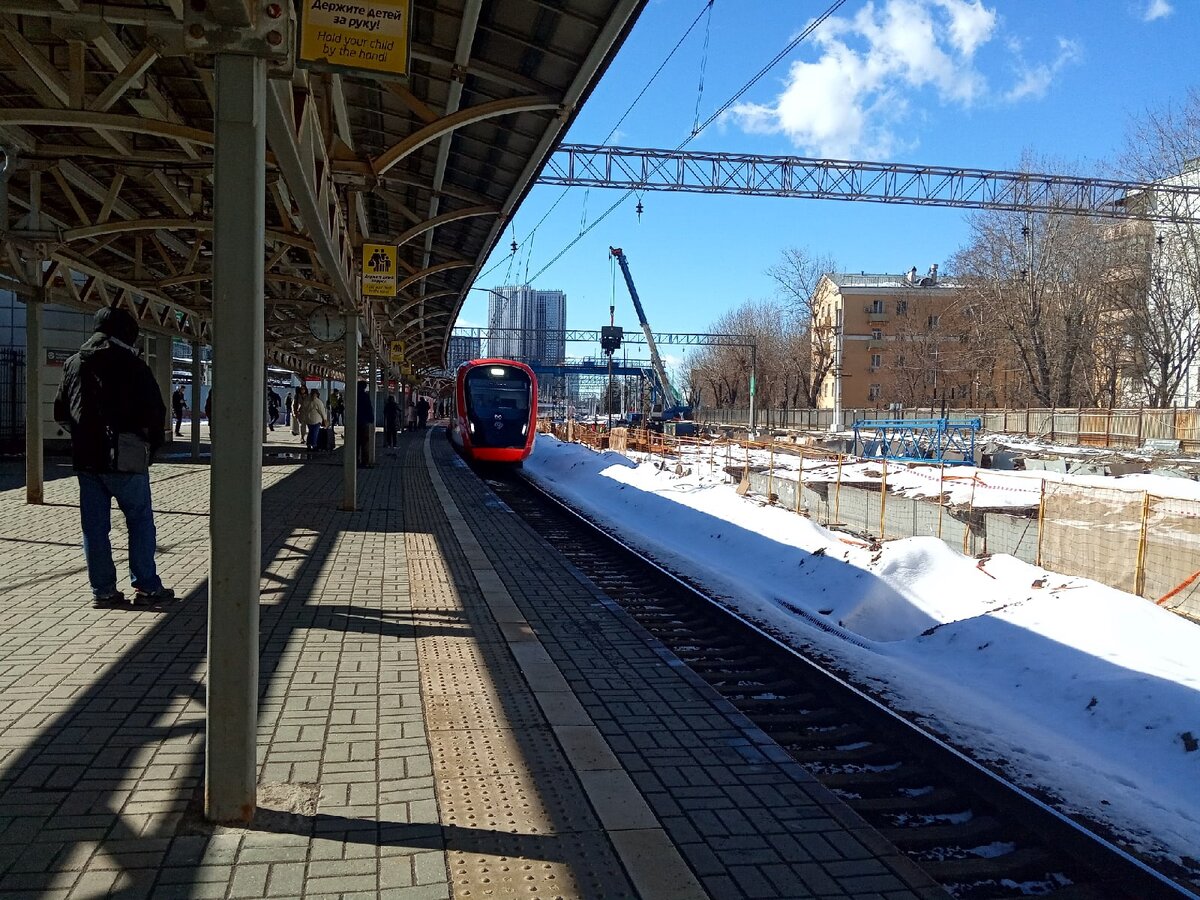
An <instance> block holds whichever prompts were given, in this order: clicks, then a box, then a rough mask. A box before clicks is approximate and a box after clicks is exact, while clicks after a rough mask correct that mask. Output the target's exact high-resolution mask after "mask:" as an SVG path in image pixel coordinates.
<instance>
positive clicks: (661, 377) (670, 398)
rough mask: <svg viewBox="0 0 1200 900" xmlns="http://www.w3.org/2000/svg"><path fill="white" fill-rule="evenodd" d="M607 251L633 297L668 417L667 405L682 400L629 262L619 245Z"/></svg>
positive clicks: (679, 404)
mask: <svg viewBox="0 0 1200 900" xmlns="http://www.w3.org/2000/svg"><path fill="white" fill-rule="evenodd" d="M608 252H609V253H610V254H612V255H613V256H615V257H616V259H617V263H618V264H619V265H620V266H621V274H622V275H624V276H625V286H626V287H627V288H629V296H630V297H631V298H632V299H633V308H634V309H635V310H637V317H638V322H640V323H641V326H642V333H643V334H645V335H646V346H647V347H649V348H650V364H651V365H652V366H653V367H654V374H655V375H657V376H658V381H659V383H660V384H661V385H662V387H663V418H664V419H665V418H668V416H667V406H668V405H670V406H673V407H675V408H679V407H680V406H682V405H683V400H682V398H681V397H680V396H679V394H678V393H676V391H675V388H673V387H672V386H671V381H670V379H668V378H667V369H666V367H665V366H664V365H663V361H662V357H661V356H659V355H658V347H657V346H656V345H655V343H654V335H653V334H652V333H651V332H650V323H649V322H648V321H646V311H645V310H644V309H642V300H641V298H640V297H638V292H637V288H636V287H634V285H633V276H632V275H631V274H629V262H628V260H626V259H625V253H624V251H623V250H621V248H620V247H609V248H608Z"/></svg>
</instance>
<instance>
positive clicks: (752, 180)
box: [538, 144, 1200, 221]
mask: <svg viewBox="0 0 1200 900" xmlns="http://www.w3.org/2000/svg"><path fill="white" fill-rule="evenodd" d="M538 181H539V183H541V184H551V185H567V186H573V187H609V188H623V189H626V190H634V191H688V192H693V193H702V194H746V195H752V196H767V197H801V198H808V199H813V200H860V201H869V202H874V203H902V204H909V205H915V206H949V207H957V208H960V209H993V210H1008V211H1013V212H1034V213H1059V214H1076V215H1091V216H1101V217H1105V218H1119V219H1125V218H1137V219H1146V220H1151V221H1181V218H1180V216H1179V215H1178V214H1177V213H1173V212H1156V210H1155V209H1154V208H1149V207H1148V206H1147V205H1146V204H1142V203H1138V202H1129V201H1130V199H1131V198H1133V197H1136V196H1139V195H1145V196H1154V197H1156V198H1158V199H1159V200H1160V201H1166V202H1160V203H1159V204H1158V208H1159V209H1166V210H1171V211H1177V210H1180V209H1193V210H1194V209H1200V187H1189V186H1187V185H1179V184H1170V183H1156V184H1147V183H1144V182H1134V181H1118V180H1113V179H1105V178H1079V177H1075V176H1069V175H1051V174H1038V173H1031V172H1005V171H997V170H989V169H965V168H951V167H946V166H919V165H905V164H901V163H879V162H862V161H851V160H836V159H808V158H804V157H796V156H758V155H754V154H744V153H705V152H699V151H682V150H645V149H639V148H635V147H603V146H594V145H588V144H563V145H561V146H560V147H559V148H558V149H557V150H556V151H555V152H554V153H553V154H552V155H551V157H550V161H549V163H548V164H547V166H546V169H545V171H544V172H543V173H542V175H541V177H540V178H539V179H538ZM1171 198H1179V199H1181V200H1182V201H1183V202H1171ZM1182 221H1200V220H1197V219H1182Z"/></svg>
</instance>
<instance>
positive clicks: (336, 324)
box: [308, 306, 346, 341]
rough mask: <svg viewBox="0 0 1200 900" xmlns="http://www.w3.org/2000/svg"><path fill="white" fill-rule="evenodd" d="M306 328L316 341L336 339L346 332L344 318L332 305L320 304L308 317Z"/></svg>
mask: <svg viewBox="0 0 1200 900" xmlns="http://www.w3.org/2000/svg"><path fill="white" fill-rule="evenodd" d="M308 330H309V331H310V332H312V336H313V337H315V338H316V339H317V340H318V341H337V340H340V339H341V338H342V336H343V335H345V333H346V319H345V317H344V316H342V315H341V314H340V313H339V312H338V311H337V310H336V309H335V308H334V307H331V306H320V307H317V308H316V309H314V310H313V311H312V315H310V316H309V317H308Z"/></svg>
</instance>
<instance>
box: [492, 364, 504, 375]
mask: <svg viewBox="0 0 1200 900" xmlns="http://www.w3.org/2000/svg"><path fill="white" fill-rule="evenodd" d="M488 374H489V375H491V376H492V377H493V378H503V377H504V370H503V369H501V368H500V367H499V366H493V367H492V368H490V369H488Z"/></svg>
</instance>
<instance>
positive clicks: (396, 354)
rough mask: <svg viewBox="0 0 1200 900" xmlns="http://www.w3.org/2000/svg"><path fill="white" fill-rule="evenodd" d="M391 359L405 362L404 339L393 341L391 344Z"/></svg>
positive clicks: (396, 361) (395, 361)
mask: <svg viewBox="0 0 1200 900" xmlns="http://www.w3.org/2000/svg"><path fill="white" fill-rule="evenodd" d="M390 349H391V354H390V355H391V361H392V362H394V363H402V362H404V341H392V343H391V345H390Z"/></svg>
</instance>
